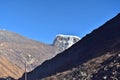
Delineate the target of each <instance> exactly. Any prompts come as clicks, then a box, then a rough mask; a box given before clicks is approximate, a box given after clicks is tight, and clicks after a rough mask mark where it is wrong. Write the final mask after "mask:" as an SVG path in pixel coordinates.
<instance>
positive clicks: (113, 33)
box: [20, 14, 120, 80]
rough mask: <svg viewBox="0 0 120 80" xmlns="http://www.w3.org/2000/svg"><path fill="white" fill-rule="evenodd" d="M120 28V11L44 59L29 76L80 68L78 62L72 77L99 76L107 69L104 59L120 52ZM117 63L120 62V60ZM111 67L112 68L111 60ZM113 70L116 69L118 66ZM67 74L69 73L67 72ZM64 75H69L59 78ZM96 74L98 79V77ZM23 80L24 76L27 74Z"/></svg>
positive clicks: (31, 78) (81, 79)
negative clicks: (58, 51) (55, 54)
mask: <svg viewBox="0 0 120 80" xmlns="http://www.w3.org/2000/svg"><path fill="white" fill-rule="evenodd" d="M119 30H120V14H118V15H117V16H116V17H114V18H113V19H111V20H110V21H108V22H106V23H105V24H104V25H102V26H101V27H100V28H98V29H96V30H94V31H93V32H92V33H90V34H88V35H87V36H85V37H84V38H82V39H81V40H80V41H78V42H77V43H76V44H74V45H73V46H72V47H71V48H69V49H67V50H65V51H64V52H62V53H60V54H58V55H57V56H55V57H54V58H52V59H51V60H48V61H46V62H44V63H43V64H42V65H40V66H39V67H37V68H36V69H35V70H33V71H32V72H30V73H28V79H29V80H36V79H41V78H45V77H48V76H51V75H54V74H56V73H58V74H59V73H60V72H63V71H66V70H70V69H72V68H76V67H78V66H80V67H79V68H76V69H77V70H76V71H75V73H73V72H72V73H71V74H72V75H73V76H72V77H71V78H69V79H68V80H79V79H80V80H85V79H86V80H90V79H92V77H93V76H92V74H95V73H96V74H95V76H97V75H98V74H99V72H100V71H99V70H101V69H103V68H102V63H104V62H106V61H107V60H109V59H110V58H111V56H115V55H119V52H120V31H119ZM114 60H115V62H116V63H117V64H118V62H117V58H115V59H114V58H113V60H112V62H113V61H114ZM112 62H110V64H113V63H112ZM104 65H106V66H107V63H105V64H103V66H104ZM82 66H83V67H82ZM112 66H116V65H114V64H113V65H112ZM117 66H119V64H118V65H117ZM117 66H116V67H117ZM100 67H101V68H100ZM113 68H114V67H113ZM107 69H110V68H109V64H108V67H107ZM117 69H118V70H119V69H120V68H119V67H118V68H115V70H117ZM112 71H114V69H113V70H112ZM68 72H69V71H68ZM77 72H78V73H77ZM97 72H98V74H97ZM117 72H118V71H117ZM91 73H92V74H91ZM108 73H111V72H110V70H108ZM77 74H78V75H80V77H79V78H77ZM88 74H90V75H88ZM65 75H67V72H66V74H65ZM74 75H75V77H74ZM98 76H99V75H98ZM115 76H116V77H115V78H118V80H119V75H115ZM69 77H70V76H69ZM64 78H65V77H64V76H63V77H60V78H59V79H60V80H63V79H64ZM87 78H88V79H87ZM94 78H95V79H96V77H94ZM104 78H107V77H104ZM57 79H58V77H56V79H53V80H57ZM59 79H58V80H59ZM65 79H66V78H65ZM20 80H24V76H23V77H22V78H21V79H20ZM43 80H44V79H43ZM48 80H49V79H48Z"/></svg>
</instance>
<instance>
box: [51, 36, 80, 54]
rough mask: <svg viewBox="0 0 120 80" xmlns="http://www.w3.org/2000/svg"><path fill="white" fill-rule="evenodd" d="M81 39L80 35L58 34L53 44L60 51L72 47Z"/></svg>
mask: <svg viewBox="0 0 120 80" xmlns="http://www.w3.org/2000/svg"><path fill="white" fill-rule="evenodd" d="M79 40H80V38H79V37H78V36H73V35H63V34H58V35H57V36H56V38H55V40H54V43H53V45H54V46H55V47H56V48H57V52H56V53H60V52H62V51H64V50H66V49H68V48H69V47H71V46H72V45H73V44H75V43H76V42H78V41H79Z"/></svg>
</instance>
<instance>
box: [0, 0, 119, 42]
mask: <svg viewBox="0 0 120 80" xmlns="http://www.w3.org/2000/svg"><path fill="white" fill-rule="evenodd" d="M119 12H120V0H0V29H1V30H8V31H12V32H15V33H18V34H20V35H22V36H25V37H27V38H30V39H33V40H37V41H41V42H44V43H48V44H51V43H52V42H53V40H54V38H55V37H56V35H57V34H65V35H76V36H79V37H81V38H82V37H84V36H85V35H86V34H88V33H90V32H91V31H92V30H94V29H96V28H98V27H100V26H101V25H103V24H104V23H105V22H106V21H108V20H109V19H111V18H113V17H114V16H116V15H117V14H118V13H119Z"/></svg>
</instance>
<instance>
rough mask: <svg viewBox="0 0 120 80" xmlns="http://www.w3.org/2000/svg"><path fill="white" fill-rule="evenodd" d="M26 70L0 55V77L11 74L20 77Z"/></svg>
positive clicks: (16, 77)
mask: <svg viewBox="0 0 120 80" xmlns="http://www.w3.org/2000/svg"><path fill="white" fill-rule="evenodd" d="M23 72H24V70H22V69H21V68H20V67H18V66H16V65H14V64H12V63H11V62H10V61H9V60H8V59H7V58H5V57H3V56H0V77H8V76H11V77H13V78H15V79H18V78H19V77H20V76H22V74H23Z"/></svg>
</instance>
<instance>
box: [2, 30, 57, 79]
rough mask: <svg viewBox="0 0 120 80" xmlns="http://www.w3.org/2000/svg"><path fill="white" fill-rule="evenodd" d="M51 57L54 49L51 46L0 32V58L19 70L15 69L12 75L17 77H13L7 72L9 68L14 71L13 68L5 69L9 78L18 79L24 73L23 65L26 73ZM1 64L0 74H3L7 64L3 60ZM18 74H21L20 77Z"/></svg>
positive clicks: (6, 32)
mask: <svg viewBox="0 0 120 80" xmlns="http://www.w3.org/2000/svg"><path fill="white" fill-rule="evenodd" d="M53 56H55V48H54V47H53V46H50V45H47V44H44V43H41V42H37V41H34V40H31V39H28V38H25V37H23V36H20V35H18V34H16V33H13V32H9V31H5V30H0V57H4V58H5V59H7V61H8V62H10V63H9V64H11V65H16V66H17V67H19V68H20V69H17V68H16V69H17V70H18V71H15V72H14V73H15V74H17V75H14V76H13V75H12V74H13V73H11V74H10V72H11V71H9V70H10V69H9V68H11V70H12V68H13V70H14V67H12V66H9V67H6V70H7V72H9V76H11V77H17V78H19V77H20V76H21V73H22V74H23V72H24V71H25V64H26V68H27V71H31V70H32V69H34V68H35V67H37V66H38V65H40V64H41V63H42V62H44V61H45V60H47V59H50V58H52V57H53ZM1 62H2V61H1ZM2 63H3V64H1V66H2V68H1V70H0V73H5V71H4V70H3V67H4V65H6V66H7V64H6V63H5V62H4V60H3V62H2ZM23 70H24V71H23ZM19 72H21V73H20V75H19ZM18 75H19V76H18ZM0 76H1V77H2V76H3V77H5V76H4V75H3V74H0ZM6 76H7V73H6Z"/></svg>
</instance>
